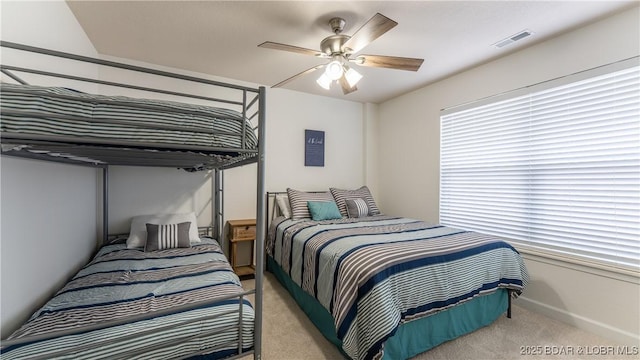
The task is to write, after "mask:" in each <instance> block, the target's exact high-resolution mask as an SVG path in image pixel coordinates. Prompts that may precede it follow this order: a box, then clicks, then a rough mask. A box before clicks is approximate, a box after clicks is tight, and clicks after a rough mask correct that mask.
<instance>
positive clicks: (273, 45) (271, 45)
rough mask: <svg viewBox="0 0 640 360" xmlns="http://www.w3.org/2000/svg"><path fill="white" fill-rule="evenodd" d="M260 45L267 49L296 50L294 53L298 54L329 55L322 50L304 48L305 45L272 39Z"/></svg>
mask: <svg viewBox="0 0 640 360" xmlns="http://www.w3.org/2000/svg"><path fill="white" fill-rule="evenodd" d="M258 47H263V48H267V49H275V50H284V51H290V52H294V53H298V54H302V55H311V56H318V57H326V56H327V54H325V53H323V52H320V51H318V50H311V49H307V48H303V47H299V46H293V45H287V44H280V43H276V42H272V41H265V42H263V43H262V44H260V45H258Z"/></svg>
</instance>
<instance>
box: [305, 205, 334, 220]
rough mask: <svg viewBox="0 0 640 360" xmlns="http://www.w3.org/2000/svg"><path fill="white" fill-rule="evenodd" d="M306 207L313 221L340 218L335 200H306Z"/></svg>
mask: <svg viewBox="0 0 640 360" xmlns="http://www.w3.org/2000/svg"><path fill="white" fill-rule="evenodd" d="M307 207H308V208H309V213H311V218H312V219H313V220H315V221H320V220H331V219H340V218H342V214H340V210H338V205H336V203H335V201H307Z"/></svg>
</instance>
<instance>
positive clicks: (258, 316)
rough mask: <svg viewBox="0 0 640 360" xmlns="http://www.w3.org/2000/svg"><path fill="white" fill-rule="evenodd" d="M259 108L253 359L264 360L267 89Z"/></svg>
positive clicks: (261, 91) (262, 89)
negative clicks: (263, 300)
mask: <svg viewBox="0 0 640 360" xmlns="http://www.w3.org/2000/svg"><path fill="white" fill-rule="evenodd" d="M258 96H259V106H258V111H259V114H258V188H257V196H258V198H257V205H258V216H257V224H256V225H257V226H256V239H257V240H258V241H256V243H257V246H256V278H255V290H256V293H255V302H256V303H255V308H256V311H255V319H254V322H255V327H254V331H253V336H254V341H253V348H254V353H253V358H254V359H255V360H260V359H261V358H262V354H261V351H262V289H263V286H262V281H263V277H264V239H265V224H266V218H267V217H266V214H265V208H266V205H265V203H264V202H265V178H266V176H265V154H266V146H265V145H266V140H267V136H266V133H265V129H266V123H265V118H266V109H265V105H266V101H265V100H266V89H265V87H264V86H261V87H260V89H259V94H258Z"/></svg>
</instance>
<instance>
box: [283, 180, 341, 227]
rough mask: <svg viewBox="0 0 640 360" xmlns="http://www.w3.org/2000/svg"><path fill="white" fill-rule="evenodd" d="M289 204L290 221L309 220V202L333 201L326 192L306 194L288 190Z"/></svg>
mask: <svg viewBox="0 0 640 360" xmlns="http://www.w3.org/2000/svg"><path fill="white" fill-rule="evenodd" d="M287 196H289V204H290V205H291V220H300V219H311V213H309V207H308V206H307V202H309V201H333V196H331V193H330V192H328V191H323V192H306V191H299V190H295V189H291V188H288V189H287Z"/></svg>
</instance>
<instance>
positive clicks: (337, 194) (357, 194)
mask: <svg viewBox="0 0 640 360" xmlns="http://www.w3.org/2000/svg"><path fill="white" fill-rule="evenodd" d="M329 190H330V191H331V194H332V195H333V198H334V199H335V200H336V204H338V209H340V213H341V214H342V216H349V214H348V213H347V204H346V201H347V200H349V199H363V200H364V201H365V202H366V203H367V207H368V208H369V215H380V210H379V209H378V207H377V206H376V202H375V201H373V196H372V195H371V192H370V191H369V188H368V187H366V186H363V187H361V188H359V189H356V190H341V189H336V188H330V189H329Z"/></svg>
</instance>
